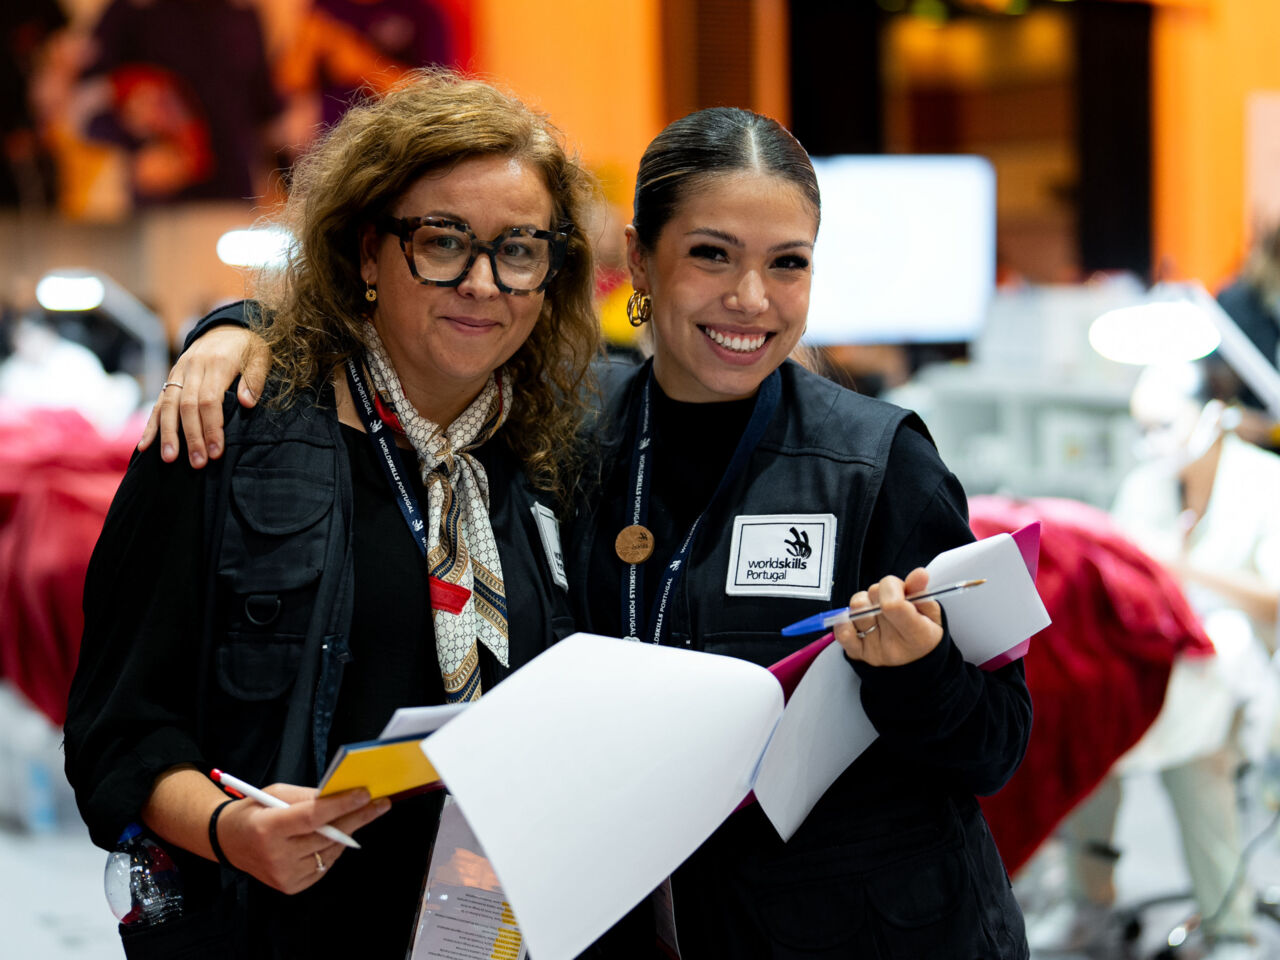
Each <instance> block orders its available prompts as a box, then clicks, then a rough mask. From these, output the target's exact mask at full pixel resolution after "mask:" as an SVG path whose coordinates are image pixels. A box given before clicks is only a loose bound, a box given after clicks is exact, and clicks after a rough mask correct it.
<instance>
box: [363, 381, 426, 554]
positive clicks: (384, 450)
mask: <svg viewBox="0 0 1280 960" xmlns="http://www.w3.org/2000/svg"><path fill="white" fill-rule="evenodd" d="M347 386H349V387H350V388H351V399H352V400H353V401H354V406H355V408H356V413H358V414H359V415H360V422H361V423H362V424H364V432H365V433H366V434H368V436H369V442H370V443H372V444H373V448H374V449H375V450H377V451H378V453H380V454H381V455H382V456H381V457H379V458H378V463H379V465H381V467H382V473H383V475H384V476H385V477H386V478H387V483H389V484H391V489H392V490H394V491H395V493H396V506H398V507H399V508H400V515H401V516H402V517H404V522H405V524H406V525H407V526H408V527H409V533H411V534H412V535H413V542H414V543H416V544H417V545H418V550H419V551H420V552H421V553H422V558H423V559H424V560H425V559H426V557H427V522H426V520H425V519H424V518H423V516H422V510H421V508H420V507H419V506H418V498H417V496H416V495H415V494H414V492H413V488H412V487H411V486H409V484H408V483H406V482H405V479H404V462H403V460H401V458H400V448H399V447H397V446H396V443H395V440H393V439H392V431H391V430H390V429H389V428H388V427H387V425H386V424H385V423H384V422H383V420H382V417H380V416H379V415H378V411H377V408H375V407H374V405H373V391H372V390H371V389H370V387H369V383H368V381H367V380H365V377H364V371H363V370H361V369H360V365H359V364H358V363H357V362H356V360H355V358H354V357H348V358H347Z"/></svg>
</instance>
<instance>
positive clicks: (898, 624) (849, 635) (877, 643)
mask: <svg viewBox="0 0 1280 960" xmlns="http://www.w3.org/2000/svg"><path fill="white" fill-rule="evenodd" d="M928 585H929V574H928V573H927V572H926V571H925V570H924V568H923V567H917V568H916V569H914V570H912V571H911V572H910V573H909V574H907V579H906V580H900V579H899V578H898V577H885V578H884V579H883V580H881V581H880V582H879V583H877V584H874V585H872V587H871V588H870V589H869V590H860V591H859V592H857V593H855V594H854V595H853V596H852V597H850V598H849V606H850V607H851V608H853V609H857V608H859V607H868V606H874V605H876V604H879V605H880V607H881V610H880V612H879V613H877V614H875V615H873V616H870V617H861V618H859V619H857V620H852V621H850V622H848V623H837V624H835V625H834V626H833V627H832V630H833V632H834V633H835V637H836V642H837V643H839V644H840V646H842V647H844V652H845V653H847V654H848V655H849V656H850V658H852V659H854V660H861V661H863V662H864V663H869V664H871V665H872V666H873V667H897V666H901V665H902V664H904V663H911V662H912V661H915V660H919V659H920V658H921V657H923V656H924V655H925V654H927V653H929V651H931V650H932V649H933V648H934V647H936V646H937V645H938V643H939V642H940V641H941V640H942V607H941V606H939V605H938V601H936V600H920V601H917V602H915V603H911V602H909V601H907V600H904V599H903V598H904V597H905V596H906V595H907V594H909V593H920V592H921V591H923V590H925V589H926V588H927V587H928Z"/></svg>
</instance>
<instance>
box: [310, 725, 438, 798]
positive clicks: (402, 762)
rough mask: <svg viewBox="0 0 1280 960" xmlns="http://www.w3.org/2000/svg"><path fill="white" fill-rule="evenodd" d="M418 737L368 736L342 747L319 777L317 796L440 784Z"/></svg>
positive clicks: (392, 792)
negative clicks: (389, 737)
mask: <svg viewBox="0 0 1280 960" xmlns="http://www.w3.org/2000/svg"><path fill="white" fill-rule="evenodd" d="M421 742H422V738H421V737H416V736H415V737H408V738H406V739H402V740H370V741H366V742H364V743H353V744H348V745H347V746H345V747H341V748H340V749H339V750H338V753H337V754H336V755H335V756H334V758H333V761H332V762H331V763H330V764H329V769H328V770H327V771H326V772H325V775H324V778H323V779H322V780H321V781H320V796H322V797H327V796H329V795H330V794H334V793H341V792H342V791H343V790H354V789H355V788H356V787H364V788H366V789H367V790H368V791H369V795H370V796H371V797H372V798H373V799H375V800H376V799H377V798H378V797H391V796H396V795H397V794H404V793H410V792H414V791H418V790H427V789H430V788H432V787H437V786H440V785H441V784H440V775H439V774H438V773H436V768H435V767H433V766H432V765H431V761H430V760H428V759H427V757H426V754H424V753H423V752H422V748H421V747H420V746H419V744H420V743H421Z"/></svg>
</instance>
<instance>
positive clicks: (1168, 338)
mask: <svg viewBox="0 0 1280 960" xmlns="http://www.w3.org/2000/svg"><path fill="white" fill-rule="evenodd" d="M1221 342H1222V337H1221V336H1220V335H1219V334H1218V330H1217V328H1216V327H1215V326H1214V323H1213V320H1212V318H1210V317H1209V316H1208V315H1207V314H1206V313H1205V312H1204V311H1203V310H1202V309H1201V308H1200V307H1198V306H1196V305H1195V304H1193V303H1190V302H1189V301H1186V300H1159V301H1155V302H1151V303H1141V304H1138V305H1136V306H1131V307H1121V308H1119V309H1118V310H1109V311H1107V312H1106V313H1104V314H1103V315H1102V316H1100V317H1098V319H1096V320H1094V321H1093V323H1092V325H1090V327H1089V344H1090V345H1091V346H1092V347H1093V349H1094V350H1096V351H1097V352H1098V353H1100V354H1102V356H1104V357H1106V358H1107V359H1108V360H1114V361H1116V362H1117V363H1133V364H1139V365H1146V364H1153V363H1185V362H1187V361H1191V360H1199V359H1200V358H1201V357H1204V356H1208V355H1209V354H1210V353H1212V352H1213V351H1214V350H1216V349H1217V347H1218V344H1219V343H1221Z"/></svg>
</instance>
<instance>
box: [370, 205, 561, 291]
mask: <svg viewBox="0 0 1280 960" xmlns="http://www.w3.org/2000/svg"><path fill="white" fill-rule="evenodd" d="M376 226H377V228H378V229H379V230H380V231H382V232H383V233H389V234H391V235H392V236H395V237H398V238H399V239H400V249H401V250H403V251H404V258H405V261H406V262H407V263H408V264H409V272H410V273H412V274H413V278H414V279H415V280H417V281H418V282H419V283H424V284H428V285H430V286H434V287H456V286H458V285H459V284H460V283H462V280H463V278H464V277H465V276H466V275H467V272H468V271H469V270H470V269H471V267H472V265H473V264H474V263H475V262H476V257H478V256H480V254H482V253H483V254H485V255H486V256H488V258H489V265H490V266H491V267H492V268H493V282H494V283H495V284H496V285H497V287H498V289H499V290H501V291H502V292H503V293H514V294H517V295H523V294H529V293H541V292H542V291H543V290H545V289H547V285H548V284H549V283H550V282H551V280H552V278H553V277H555V275H556V273H557V272H558V271H559V270H560V267H561V266H562V265H563V264H564V255H565V251H566V250H567V249H568V246H569V234H568V233H567V232H564V231H560V230H535V229H533V228H532V227H512V228H511V229H510V230H504V231H503V232H502V233H500V234H498V236H496V237H494V238H493V239H492V240H490V241H488V242H487V243H486V242H484V241H483V240H479V239H477V238H476V235H475V234H474V233H473V232H472V231H471V228H470V227H468V226H467V225H466V224H465V223H460V222H459V221H457V220H448V219H446V218H444V217H392V216H384V217H380V218H379V219H378V222H377V224H376Z"/></svg>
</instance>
